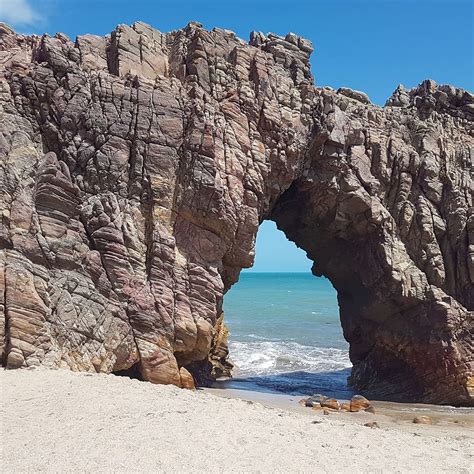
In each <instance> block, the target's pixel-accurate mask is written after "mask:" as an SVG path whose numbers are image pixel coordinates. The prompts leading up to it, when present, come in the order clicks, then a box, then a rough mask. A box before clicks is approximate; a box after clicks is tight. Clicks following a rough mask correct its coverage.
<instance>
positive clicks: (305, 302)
mask: <svg viewBox="0 0 474 474" xmlns="http://www.w3.org/2000/svg"><path fill="white" fill-rule="evenodd" d="M224 313H225V321H226V324H227V326H228V327H229V331H230V336H229V350H230V359H231V361H232V362H233V363H234V364H235V369H234V377H233V379H232V380H230V381H228V382H226V386H228V387H231V388H236V389H248V390H257V391H268V392H280V393H281V392H283V393H286V394H292V395H307V394H308V395H309V394H313V393H324V394H328V395H331V396H336V397H338V398H350V396H351V395H352V392H351V390H350V389H349V387H348V386H347V377H348V376H349V374H350V367H351V363H350V360H349V346H348V344H347V342H346V341H345V339H344V337H343V335H342V328H341V324H340V321H339V307H338V304H337V297H336V291H335V290H334V288H333V287H332V285H331V283H330V282H329V280H327V279H326V278H317V277H315V276H313V275H312V274H310V273H256V272H255V273H254V272H243V273H242V274H241V276H240V280H239V282H238V283H236V284H235V285H234V286H233V287H232V288H231V290H230V291H229V292H228V293H227V294H226V295H225V297H224Z"/></svg>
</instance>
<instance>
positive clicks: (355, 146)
mask: <svg viewBox="0 0 474 474" xmlns="http://www.w3.org/2000/svg"><path fill="white" fill-rule="evenodd" d="M312 51H313V48H312V46H311V44H310V42H309V41H307V40H304V39H303V38H300V37H298V36H296V35H293V34H290V35H287V36H285V37H280V36H277V35H273V34H269V35H268V36H266V35H264V34H261V33H253V34H252V35H251V39H250V42H248V43H247V42H245V41H243V40H240V39H239V38H237V37H236V36H235V35H234V34H232V33H230V32H228V31H226V30H220V29H215V30H213V31H206V30H205V29H204V28H202V26H201V25H199V24H197V23H190V24H189V25H188V26H186V27H185V28H184V29H182V30H178V31H173V32H171V33H162V32H160V31H158V30H156V29H155V28H152V27H151V26H149V25H146V24H144V23H141V22H137V23H135V24H134V25H132V26H127V25H120V26H118V27H117V28H116V29H115V30H114V31H113V32H112V33H111V34H110V35H107V36H104V37H99V36H94V35H84V36H79V37H78V38H77V41H75V42H73V41H71V40H70V39H69V38H67V37H66V36H65V35H61V34H58V35H56V36H55V37H50V36H48V35H44V36H23V35H17V34H15V33H14V32H13V31H12V30H11V29H10V28H8V27H6V26H2V27H1V28H0V92H1V93H0V161H1V163H2V169H1V174H0V176H1V178H0V179H1V191H2V199H1V200H0V207H1V208H0V213H1V216H2V219H1V220H0V251H1V253H0V265H1V267H0V348H1V354H0V359H1V360H2V363H3V364H4V365H6V366H7V367H8V368H20V367H30V366H35V365H44V366H47V367H69V368H71V369H72V370H77V371H91V372H120V371H126V370H131V369H134V368H135V369H136V370H137V371H139V372H140V374H141V377H143V378H144V379H146V380H149V381H151V382H156V383H173V384H176V385H178V386H179V385H182V384H183V381H182V376H181V374H182V372H181V369H182V368H183V367H184V368H185V369H186V370H187V371H189V372H190V373H191V374H192V375H193V377H194V378H195V380H196V381H197V382H198V383H207V382H209V381H210V380H213V379H214V378H216V377H218V376H221V375H229V374H230V369H231V364H230V363H229V362H228V360H227V355H228V349H227V342H226V337H227V331H226V329H225V325H224V322H223V318H224V316H223V314H222V311H221V308H222V307H223V298H224V294H225V293H226V292H227V291H228V290H229V288H230V287H231V286H232V285H233V284H234V283H235V282H236V281H237V280H238V277H239V273H240V271H241V269H242V268H248V267H250V266H251V265H252V263H253V258H254V246H255V236H256V233H257V230H258V226H259V223H260V222H262V220H264V219H271V220H273V221H275V222H276V223H277V225H278V227H279V228H280V229H282V230H283V231H284V232H285V234H286V235H287V237H288V238H289V239H290V240H292V241H293V242H295V243H296V244H297V245H298V246H299V247H301V248H303V249H304V250H305V251H306V252H307V254H308V256H309V257H310V258H311V259H312V260H313V261H314V262H315V263H314V266H313V272H314V273H315V274H317V275H325V276H327V277H328V278H329V279H330V280H331V282H332V284H333V285H334V287H335V288H336V290H337V291H338V298H339V306H340V316H341V322H342V326H343V329H344V335H345V337H346V339H347V340H348V342H349V344H350V346H351V347H350V354H351V360H352V363H353V370H352V375H351V378H350V381H351V383H352V385H353V386H354V387H356V388H358V389H361V390H362V389H363V390H364V393H367V394H370V395H368V396H372V394H374V395H375V394H376V395H378V396H383V397H385V398H391V399H393V400H411V401H424V402H434V403H450V404H456V405H472V404H473V394H474V383H473V380H474V379H473V378H472V377H473V373H472V365H470V361H471V359H472V346H473V340H472V334H473V321H474V318H473V315H472V310H473V309H474V258H473V255H474V253H473V250H472V248H473V245H474V214H473V213H472V211H471V209H472V189H473V184H472V176H471V167H472V152H471V151H470V150H471V149H472V148H473V146H474V138H473V136H472V123H473V118H474V113H473V109H474V99H473V96H472V94H470V93H469V92H467V91H464V90H462V89H458V88H454V87H451V86H439V85H436V84H435V83H434V82H433V81H425V82H423V83H422V84H420V85H419V86H418V87H416V88H414V89H412V90H405V89H404V88H402V87H399V88H398V89H397V90H396V91H395V93H394V94H393V95H392V97H390V99H389V100H388V101H387V105H386V106H385V107H379V106H375V105H372V104H371V103H370V100H369V98H368V97H367V96H366V95H365V94H363V93H361V92H358V91H351V90H350V89H347V88H341V89H340V90H339V91H334V90H331V89H329V88H318V87H315V86H314V84H313V79H312V75H311V68H310V63H309V57H310V54H311V52H312ZM447 348H448V349H449V350H447ZM184 379H186V380H188V381H189V378H188V377H187V376H185V377H184Z"/></svg>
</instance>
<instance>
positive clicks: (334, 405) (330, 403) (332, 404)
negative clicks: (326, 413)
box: [321, 398, 340, 410]
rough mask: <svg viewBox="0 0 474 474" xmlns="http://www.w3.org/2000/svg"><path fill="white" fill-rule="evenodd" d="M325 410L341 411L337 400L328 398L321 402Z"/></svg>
mask: <svg viewBox="0 0 474 474" xmlns="http://www.w3.org/2000/svg"><path fill="white" fill-rule="evenodd" d="M321 406H322V407H323V408H331V410H339V408H340V405H339V402H338V401H337V400H336V399H335V398H327V399H326V400H323V401H322V402H321Z"/></svg>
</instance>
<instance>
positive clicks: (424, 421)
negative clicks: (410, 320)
mask: <svg viewBox="0 0 474 474" xmlns="http://www.w3.org/2000/svg"><path fill="white" fill-rule="evenodd" d="M413 423H416V424H417V425H432V424H433V420H432V419H431V418H430V417H429V416H426V415H421V416H415V418H413Z"/></svg>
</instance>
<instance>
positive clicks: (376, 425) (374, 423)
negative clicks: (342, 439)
mask: <svg viewBox="0 0 474 474" xmlns="http://www.w3.org/2000/svg"><path fill="white" fill-rule="evenodd" d="M364 426H367V428H372V429H373V428H380V426H379V424H378V423H377V422H376V421H369V422H368V423H364Z"/></svg>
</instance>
